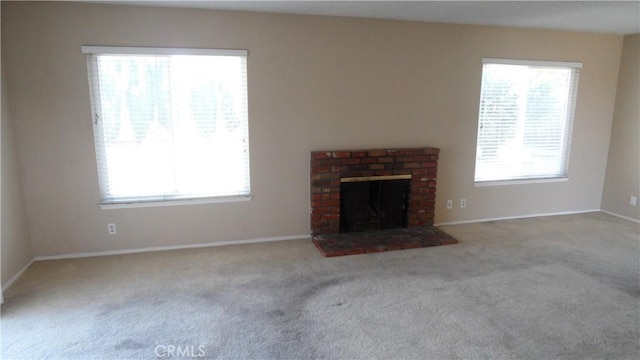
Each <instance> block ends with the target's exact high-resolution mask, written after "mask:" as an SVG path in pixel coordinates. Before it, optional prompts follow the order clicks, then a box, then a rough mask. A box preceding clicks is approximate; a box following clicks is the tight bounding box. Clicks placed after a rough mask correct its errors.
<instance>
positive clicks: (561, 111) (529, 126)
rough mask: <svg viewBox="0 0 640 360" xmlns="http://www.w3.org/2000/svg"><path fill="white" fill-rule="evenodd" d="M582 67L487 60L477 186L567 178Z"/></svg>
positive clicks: (477, 158)
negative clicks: (480, 184)
mask: <svg viewBox="0 0 640 360" xmlns="http://www.w3.org/2000/svg"><path fill="white" fill-rule="evenodd" d="M580 67H581V64H579V63H557V62H530V61H515V60H500V59H484V66H483V70H482V88H481V96H480V116H479V121H478V139H477V140H478V142H477V149H476V168H475V179H474V180H475V182H476V183H477V184H478V183H483V182H484V183H487V182H494V181H512V180H532V179H557V178H566V177H567V176H568V174H567V173H568V166H569V150H570V147H571V133H572V126H573V113H574V108H575V99H576V92H577V87H578V76H579V68H580Z"/></svg>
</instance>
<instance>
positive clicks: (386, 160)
mask: <svg viewBox="0 0 640 360" xmlns="http://www.w3.org/2000/svg"><path fill="white" fill-rule="evenodd" d="M377 160H378V162H379V163H392V162H393V158H392V157H379V158H377Z"/></svg>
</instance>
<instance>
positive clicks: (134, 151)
mask: <svg viewBox="0 0 640 360" xmlns="http://www.w3.org/2000/svg"><path fill="white" fill-rule="evenodd" d="M88 64H89V74H90V75H89V76H90V78H91V84H92V87H91V89H92V94H91V97H92V106H93V111H94V114H95V119H94V120H95V121H94V132H95V139H96V156H97V161H98V173H99V178H100V187H101V192H102V198H103V203H112V202H131V201H143V200H175V199H190V198H201V197H218V196H236V195H248V194H249V193H250V171H249V148H248V121H247V120H248V112H247V86H246V58H244V57H241V56H236V57H231V56H197V57H194V56H185V55H153V56H150V55H148V54H145V55H113V54H110V55H90V56H89V60H88Z"/></svg>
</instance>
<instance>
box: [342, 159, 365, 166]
mask: <svg viewBox="0 0 640 360" xmlns="http://www.w3.org/2000/svg"><path fill="white" fill-rule="evenodd" d="M340 163H341V164H342V165H356V164H360V159H354V158H349V159H342V161H340Z"/></svg>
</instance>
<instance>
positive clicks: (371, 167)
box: [369, 164, 385, 170]
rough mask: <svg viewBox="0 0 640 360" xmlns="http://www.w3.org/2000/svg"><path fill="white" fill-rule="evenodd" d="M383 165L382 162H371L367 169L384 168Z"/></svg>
mask: <svg viewBox="0 0 640 360" xmlns="http://www.w3.org/2000/svg"><path fill="white" fill-rule="evenodd" d="M384 169H385V167H384V165H383V164H371V165H369V170H384Z"/></svg>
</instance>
